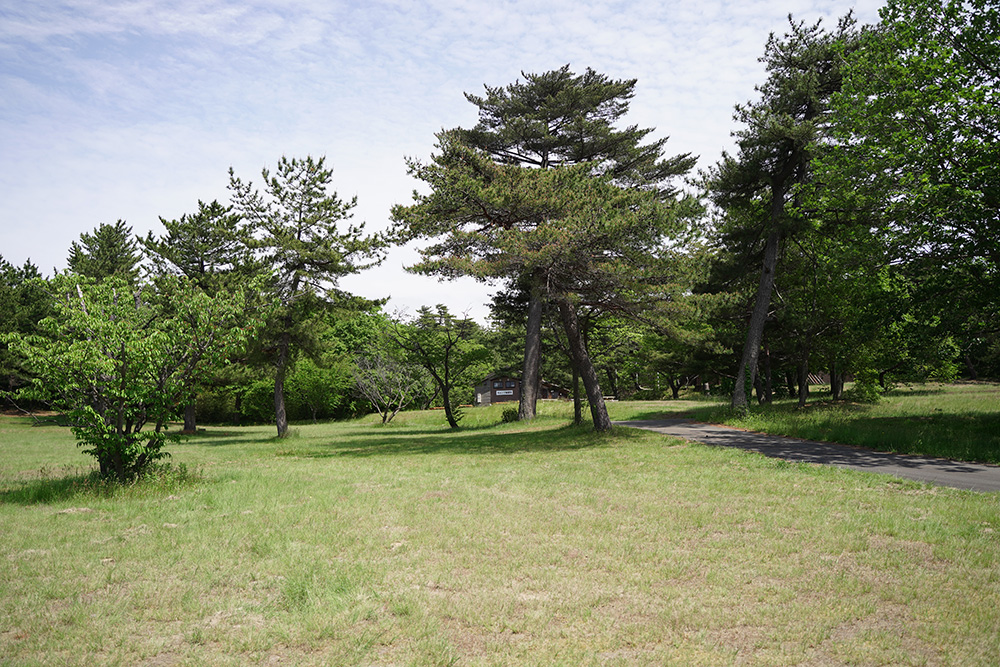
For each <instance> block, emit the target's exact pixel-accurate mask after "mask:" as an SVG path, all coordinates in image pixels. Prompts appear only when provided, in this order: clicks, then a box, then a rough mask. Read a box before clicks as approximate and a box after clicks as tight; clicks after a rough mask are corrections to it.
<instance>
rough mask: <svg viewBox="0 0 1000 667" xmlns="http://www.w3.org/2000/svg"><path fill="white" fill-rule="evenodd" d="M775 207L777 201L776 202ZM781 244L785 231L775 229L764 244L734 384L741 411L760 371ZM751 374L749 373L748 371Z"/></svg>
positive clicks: (734, 406) (736, 399) (736, 407)
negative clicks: (755, 289)
mask: <svg viewBox="0 0 1000 667" xmlns="http://www.w3.org/2000/svg"><path fill="white" fill-rule="evenodd" d="M772 208H773V205H772ZM780 245H781V231H780V230H779V229H776V228H775V229H772V230H771V233H770V234H768V235H767V242H766V243H765V245H764V266H763V267H762V269H761V272H760V282H759V284H758V286H757V299H756V301H755V302H754V307H753V312H752V313H751V314H750V326H749V327H748V328H747V339H746V343H745V344H744V345H743V356H742V358H741V359H740V367H739V369H738V370H737V371H736V386H735V387H733V400H732V407H733V408H734V409H736V410H739V411H741V412H746V410H747V400H748V397H747V387H748V386H753V381H754V376H755V375H756V374H757V357H758V356H760V342H761V339H762V338H763V337H764V322H765V321H766V320H767V311H768V309H769V308H770V307H771V292H772V291H774V272H775V269H776V268H777V265H778V249H779V247H780ZM748 374H749V375H748Z"/></svg>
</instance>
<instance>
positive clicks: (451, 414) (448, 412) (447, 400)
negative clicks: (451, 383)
mask: <svg viewBox="0 0 1000 667" xmlns="http://www.w3.org/2000/svg"><path fill="white" fill-rule="evenodd" d="M441 400H442V401H444V416H445V419H447V420H448V426H450V427H452V428H458V419H457V418H456V417H455V411H454V410H453V409H452V407H451V388H450V387H448V386H447V385H444V386H442V387H441Z"/></svg>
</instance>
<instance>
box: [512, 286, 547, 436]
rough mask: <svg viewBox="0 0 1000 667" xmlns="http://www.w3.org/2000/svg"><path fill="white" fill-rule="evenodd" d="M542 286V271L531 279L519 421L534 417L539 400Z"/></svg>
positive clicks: (518, 411) (518, 410) (518, 412)
mask: <svg viewBox="0 0 1000 667" xmlns="http://www.w3.org/2000/svg"><path fill="white" fill-rule="evenodd" d="M542 288H543V286H542V276H541V274H540V273H536V274H535V275H534V276H532V279H531V300H530V301H529V302H528V324H527V328H526V330H525V334H524V367H523V369H522V372H521V400H520V402H519V403H518V406H517V418H518V420H519V421H526V420H531V419H534V418H535V405H536V403H537V402H538V380H539V377H538V369H539V365H540V363H541V356H542V306H543V302H542Z"/></svg>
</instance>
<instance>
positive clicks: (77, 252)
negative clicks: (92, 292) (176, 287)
mask: <svg viewBox="0 0 1000 667" xmlns="http://www.w3.org/2000/svg"><path fill="white" fill-rule="evenodd" d="M140 259H141V257H140V253H139V243H138V240H137V239H136V237H135V235H134V234H133V233H132V228H131V227H129V226H128V225H127V224H125V221H124V220H118V221H117V222H115V224H113V225H109V224H107V223H101V224H100V225H99V226H98V227H96V228H95V229H94V232H93V233H92V234H91V233H87V232H84V233H82V234H80V240H79V241H73V243H72V244H70V247H69V257H68V258H67V260H66V262H67V265H68V266H69V270H70V271H72V272H73V273H76V274H78V275H81V276H86V277H88V278H93V279H94V280H103V279H105V278H109V277H111V276H118V277H121V278H124V279H125V280H127V281H129V282H135V281H136V280H137V279H138V277H139V261H140Z"/></svg>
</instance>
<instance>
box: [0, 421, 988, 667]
mask: <svg viewBox="0 0 1000 667" xmlns="http://www.w3.org/2000/svg"><path fill="white" fill-rule="evenodd" d="M667 407H669V408H670V409H676V408H680V409H682V410H688V409H695V408H697V405H695V404H689V405H684V404H677V403H675V402H669V403H664V404H654V403H641V404H639V403H637V404H616V405H614V406H613V407H612V409H613V411H614V414H613V417H614V418H617V419H624V418H629V417H633V416H637V415H640V414H649V413H653V412H657V411H663V410H664V409H666V408H667ZM569 410H570V407H569V406H568V405H566V404H553V403H545V404H544V405H543V406H542V416H541V417H540V418H539V419H538V420H536V421H535V422H533V423H532V424H531V425H525V424H517V423H515V424H503V425H501V424H499V422H500V410H499V409H498V408H477V409H470V410H467V412H466V418H465V421H464V422H463V425H464V428H463V429H462V430H461V431H459V432H456V433H452V432H450V431H449V430H448V429H447V428H446V425H445V424H444V416H443V414H441V413H440V412H426V413H403V414H401V415H399V416H398V417H397V418H396V421H394V422H393V423H392V424H390V425H389V426H388V427H382V426H380V425H378V424H376V423H375V421H374V420H372V419H370V418H369V419H362V420H359V421H354V422H346V423H333V424H319V425H297V426H295V427H294V432H293V435H292V437H290V438H287V439H284V440H277V439H275V438H273V430H272V428H271V427H243V428H236V427H209V428H207V429H206V431H205V432H204V434H199V435H198V436H194V437H190V438H188V439H186V440H185V441H184V442H183V443H181V444H178V445H174V446H172V447H171V448H170V451H172V453H173V459H172V464H173V465H174V466H175V467H176V466H179V465H180V464H183V465H184V466H186V467H187V469H188V471H189V473H192V474H190V475H189V477H190V479H180V478H178V477H177V476H171V475H165V476H164V477H163V478H162V479H161V480H159V481H158V482H156V483H149V484H145V485H140V486H135V487H131V488H124V489H122V488H119V489H117V490H114V491H110V492H109V491H107V490H105V489H102V488H100V487H95V486H94V485H93V484H92V483H88V482H87V478H86V474H87V471H88V470H89V469H90V463H89V458H88V457H86V456H84V455H83V454H81V453H80V452H79V451H78V450H76V449H75V447H74V445H73V440H72V437H71V435H70V434H69V433H68V432H67V431H66V430H65V429H62V428H60V427H56V426H45V427H31V426H30V425H29V423H28V422H27V421H25V420H23V419H20V418H10V417H7V418H0V535H2V543H0V544H2V546H0V548H2V556H0V664H3V665H8V664H9V665H36V664H37V665H88V666H92V665H245V664H259V665H662V664H676V665H734V664H736V665H789V664H818V665H840V664H857V665H996V664H997V661H998V656H1000V605H998V604H997V601H998V600H1000V494H979V493H974V492H968V491H959V490H953V489H946V488H938V487H931V486H926V485H921V484H917V483H910V482H904V481H899V480H896V479H893V478H888V477H880V476H874V475H869V474H865V473H859V472H853V471H847V470H840V469H832V468H821V467H817V466H808V465H790V464H787V463H784V462H781V461H776V460H771V459H766V458H764V457H762V456H759V455H756V454H752V453H746V452H740V451H733V450H729V449H713V448H709V447H704V446H700V445H694V444H685V443H682V442H680V441H676V440H671V439H668V438H664V437H663V436H659V435H656V434H652V433H646V432H640V431H636V430H630V429H616V430H615V431H614V432H613V433H612V434H610V435H604V436H601V435H596V434H593V433H591V432H590V431H589V429H588V428H574V427H571V426H568V419H567V417H568V415H569Z"/></svg>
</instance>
